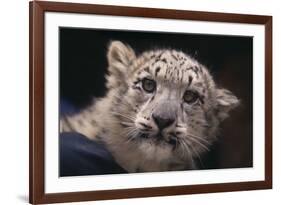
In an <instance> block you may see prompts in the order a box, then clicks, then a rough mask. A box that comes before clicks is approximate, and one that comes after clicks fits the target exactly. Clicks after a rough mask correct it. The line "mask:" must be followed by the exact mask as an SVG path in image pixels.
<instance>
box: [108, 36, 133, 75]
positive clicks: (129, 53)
mask: <svg viewBox="0 0 281 205" xmlns="http://www.w3.org/2000/svg"><path fill="white" fill-rule="evenodd" d="M135 58H136V54H135V52H134V50H133V49H132V48H131V47H130V46H128V45H125V44H123V43H122V42H121V41H112V42H111V43H110V45H109V48H108V52H107V60H108V64H109V68H108V69H109V73H110V74H112V75H114V76H115V77H116V78H117V79H120V80H125V79H126V78H127V76H128V73H130V70H129V69H130V65H131V63H132V61H133V60H135Z"/></svg>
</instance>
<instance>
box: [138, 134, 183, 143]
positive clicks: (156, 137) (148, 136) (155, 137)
mask: <svg viewBox="0 0 281 205" xmlns="http://www.w3.org/2000/svg"><path fill="white" fill-rule="evenodd" d="M139 138H140V139H142V140H150V141H152V142H154V143H157V144H159V143H166V144H169V145H172V146H176V145H177V143H178V139H177V136H176V135H174V134H171V135H169V137H168V140H167V139H165V137H164V136H163V135H162V133H161V132H158V133H157V134H154V135H151V134H148V133H141V134H140V135H139Z"/></svg>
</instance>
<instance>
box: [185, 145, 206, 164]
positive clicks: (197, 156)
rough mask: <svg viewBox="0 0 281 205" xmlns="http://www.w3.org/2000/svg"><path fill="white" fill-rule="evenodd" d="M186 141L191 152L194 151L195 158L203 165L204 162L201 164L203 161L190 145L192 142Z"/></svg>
mask: <svg viewBox="0 0 281 205" xmlns="http://www.w3.org/2000/svg"><path fill="white" fill-rule="evenodd" d="M186 143H187V146H188V147H189V148H190V150H191V152H192V153H194V154H195V156H196V158H197V159H198V160H199V162H200V164H201V166H202V167H204V164H203V162H202V159H201V157H200V154H199V153H198V152H197V151H196V149H194V148H193V147H192V144H191V143H190V142H189V141H186Z"/></svg>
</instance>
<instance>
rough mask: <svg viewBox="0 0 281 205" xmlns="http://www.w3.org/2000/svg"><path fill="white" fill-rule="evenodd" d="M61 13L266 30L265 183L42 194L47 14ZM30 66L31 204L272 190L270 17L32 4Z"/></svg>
mask: <svg viewBox="0 0 281 205" xmlns="http://www.w3.org/2000/svg"><path fill="white" fill-rule="evenodd" d="M46 12H57V13H60V12H64V13H76V14H89V15H91V14H96V15H111V16H127V17H140V18H156V19H163V20H165V19H174V20H183V21H184V20H194V21H200V22H201V21H203V22H224V23H236V24H239V23H241V24H249V25H250V24H254V25H262V26H264V30H265V35H264V36H265V39H264V40H265V47H264V48H265V49H264V58H265V62H264V63H265V64H264V68H265V69H264V73H265V88H264V90H265V115H264V116H265V119H264V121H265V133H264V150H265V151H264V154H265V156H264V159H265V160H264V162H265V164H264V180H259V181H243V182H231V183H211V184H195V185H178V186H161V187H146V188H144V187H143V188H132V189H114V190H96V191H80V192H69V193H46V192H45V169H44V167H45V161H44V160H45V154H46V152H45V114H46V113H45V109H44V106H45V100H46V96H45V67H44V66H45V58H44V55H45V44H44V40H45V36H44V31H45V27H44V26H45V21H44V19H45V13H46ZM29 15H30V16H29V20H30V33H29V43H30V44H29V45H30V51H29V52H30V53H29V58H30V59H29V62H30V80H29V81H30V90H29V91H30V98H29V101H30V104H29V109H30V111H29V115H30V119H29V120H30V121H29V122H30V127H29V131H30V139H29V147H30V148H29V161H30V162H29V163H30V165H29V180H30V181H29V187H30V190H29V200H30V203H32V204H41V203H57V202H74V201H88V200H105V199H121V198H135V197H152V196H167V195H180V194H196V193H212V192H227V191H241V190H255V189H270V188H272V17H271V16H260V15H244V14H243V15H242V14H229V13H228V14H226V13H214V12H199V11H182V10H168V9H153V8H136V7H120V6H104V5H92V4H76V3H58V2H44V1H33V2H30V4H29Z"/></svg>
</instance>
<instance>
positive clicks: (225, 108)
mask: <svg viewBox="0 0 281 205" xmlns="http://www.w3.org/2000/svg"><path fill="white" fill-rule="evenodd" d="M216 100H217V111H218V118H219V120H221V121H223V120H224V119H225V118H227V117H228V113H229V111H230V110H232V109H234V108H236V107H237V106H238V105H239V103H240V101H239V99H238V98H237V97H236V96H235V95H234V94H233V93H232V92H230V91H229V90H227V89H217V90H216Z"/></svg>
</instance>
